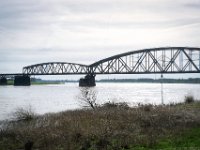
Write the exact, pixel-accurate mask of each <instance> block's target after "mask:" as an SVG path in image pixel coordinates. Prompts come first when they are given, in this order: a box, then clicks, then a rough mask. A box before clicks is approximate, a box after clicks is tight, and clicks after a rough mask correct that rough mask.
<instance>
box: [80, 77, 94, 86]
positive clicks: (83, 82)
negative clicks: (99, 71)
mask: <svg viewBox="0 0 200 150" xmlns="http://www.w3.org/2000/svg"><path fill="white" fill-rule="evenodd" d="M79 86H80V87H82V86H86V87H92V86H96V82H95V75H94V74H88V75H86V76H85V77H84V78H81V79H80V80H79Z"/></svg>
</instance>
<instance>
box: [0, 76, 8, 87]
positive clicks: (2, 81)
mask: <svg viewBox="0 0 200 150" xmlns="http://www.w3.org/2000/svg"><path fill="white" fill-rule="evenodd" d="M0 85H7V79H6V77H1V78H0Z"/></svg>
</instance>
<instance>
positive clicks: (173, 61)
mask: <svg viewBox="0 0 200 150" xmlns="http://www.w3.org/2000/svg"><path fill="white" fill-rule="evenodd" d="M22 72H23V74H25V75H70V74H73V75H74V74H94V75H95V74H152V73H161V74H164V73H200V48H195V47H161V48H152V49H143V50H137V51H131V52H127V53H122V54H119V55H115V56H112V57H108V58H106V59H102V60H100V61H97V62H95V63H93V64H91V65H83V64H76V63H65V62H48V63H41V64H35V65H30V66H26V67H24V68H23V71H22Z"/></svg>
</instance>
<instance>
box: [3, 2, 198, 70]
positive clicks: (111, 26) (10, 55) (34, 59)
mask: <svg viewBox="0 0 200 150" xmlns="http://www.w3.org/2000/svg"><path fill="white" fill-rule="evenodd" d="M199 4H200V3H199V1H198V0H177V1H174V0H134V1H133V0H125V1H122V0H109V1H107V0H84V1H81V0H29V1H27V0H17V1H13V0H6V1H1V3H0V62H1V64H0V72H2V71H1V70H4V71H5V70H6V71H8V69H5V66H7V68H9V66H15V65H16V64H20V65H29V64H32V63H40V62H45V61H67V62H69V61H72V62H78V63H83V64H84V63H85V64H89V63H90V62H93V61H95V60H96V61H97V60H99V59H102V58H104V57H108V56H111V55H115V54H118V53H122V52H126V51H130V50H136V49H142V48H150V47H159V46H186V45H187V46H197V47H199V37H198V36H199V34H200V29H199V23H200V17H199V16H200V9H197V8H198V7H199ZM8 64H9V65H8ZM18 66H19V65H18ZM11 68H12V69H14V70H11V69H10V72H12V71H14V72H15V71H17V70H18V69H19V68H17V67H11Z"/></svg>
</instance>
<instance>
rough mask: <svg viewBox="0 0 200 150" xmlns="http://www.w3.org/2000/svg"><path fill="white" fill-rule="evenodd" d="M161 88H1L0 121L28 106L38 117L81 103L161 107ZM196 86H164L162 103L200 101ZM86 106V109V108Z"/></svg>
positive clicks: (106, 85)
mask: <svg viewBox="0 0 200 150" xmlns="http://www.w3.org/2000/svg"><path fill="white" fill-rule="evenodd" d="M160 90H161V85H160V84H150V83H148V84H146V83H97V86H96V87H93V88H81V87H78V83H67V84H64V85H32V86H30V87H14V86H0V110H1V111H0V120H2V119H7V118H10V114H12V112H14V111H15V110H16V108H19V107H23V108H27V107H29V106H31V107H32V108H33V110H34V111H35V112H36V113H38V114H44V113H48V112H58V111H63V110H69V109H78V108H81V107H83V106H85V105H86V104H87V103H84V102H83V100H95V103H97V104H102V103H105V102H108V101H110V102H113V101H114V102H124V101H125V102H127V103H129V104H130V105H135V104H137V103H152V104H160V103H161V91H160ZM199 91H200V85H199V84H164V103H165V104H167V103H171V102H182V101H183V100H184V97H185V96H186V95H193V96H194V98H196V99H200V92H199ZM86 106H87V105H86Z"/></svg>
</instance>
